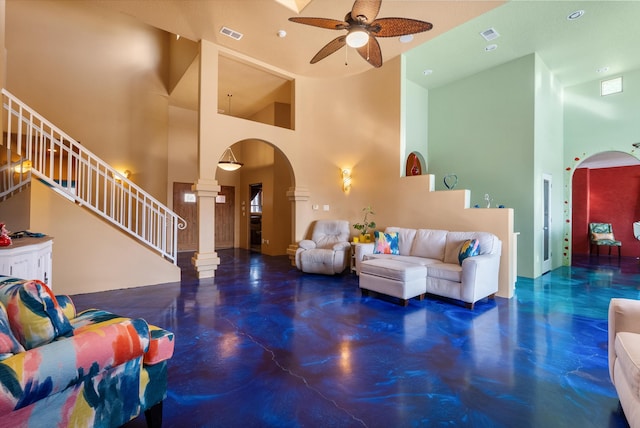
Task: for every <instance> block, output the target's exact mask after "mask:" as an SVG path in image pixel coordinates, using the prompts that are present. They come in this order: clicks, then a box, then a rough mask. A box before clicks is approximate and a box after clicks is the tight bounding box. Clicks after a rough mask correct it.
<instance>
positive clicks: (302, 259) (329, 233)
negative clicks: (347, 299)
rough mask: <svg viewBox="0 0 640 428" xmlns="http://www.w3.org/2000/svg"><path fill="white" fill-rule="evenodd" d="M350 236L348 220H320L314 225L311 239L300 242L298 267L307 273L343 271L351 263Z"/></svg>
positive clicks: (329, 273)
mask: <svg viewBox="0 0 640 428" xmlns="http://www.w3.org/2000/svg"><path fill="white" fill-rule="evenodd" d="M349 236H350V230H349V222H348V221H347V220H318V221H317V222H316V224H315V225H314V227H313V233H312V234H311V239H305V240H302V241H300V242H299V243H298V249H297V250H296V266H297V268H298V269H300V270H301V271H303V272H307V273H322V274H326V275H334V274H336V273H341V272H342V271H344V270H345V269H346V268H347V266H349V263H350V255H351V244H350V243H349Z"/></svg>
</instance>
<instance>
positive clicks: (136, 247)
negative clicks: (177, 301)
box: [29, 181, 180, 294]
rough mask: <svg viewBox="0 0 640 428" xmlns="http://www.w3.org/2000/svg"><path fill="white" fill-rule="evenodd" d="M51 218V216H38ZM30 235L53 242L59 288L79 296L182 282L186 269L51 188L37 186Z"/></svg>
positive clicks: (34, 186) (33, 191)
mask: <svg viewBox="0 0 640 428" xmlns="http://www.w3.org/2000/svg"><path fill="white" fill-rule="evenodd" d="M41 212H47V213H49V215H48V216H42V215H39V214H38V213H41ZM29 229H30V230H32V231H36V232H42V233H45V234H47V235H49V236H53V238H54V241H53V242H54V243H53V273H52V277H53V288H54V289H55V291H56V293H57V294H79V293H90V292H95V291H103V290H112V289H119V288H130V287H137V286H140V285H154V284H161V283H166V282H175V281H180V268H178V267H177V266H175V265H174V264H173V263H170V262H168V261H166V260H164V259H162V258H161V257H159V256H158V254H157V253H155V252H153V251H151V250H149V249H147V248H145V247H144V246H142V245H141V244H139V243H138V242H137V241H135V240H133V239H132V238H129V237H128V236H127V235H125V234H122V233H117V232H116V233H114V228H113V226H111V225H109V224H107V223H105V222H104V221H103V220H102V219H101V218H98V217H96V216H95V215H93V214H92V213H91V212H90V211H88V210H85V209H80V208H78V207H77V206H76V205H75V204H73V203H72V202H70V201H69V200H67V199H66V198H64V197H62V196H60V195H58V194H57V193H55V192H54V191H52V190H51V189H50V188H49V187H47V186H45V185H44V184H42V183H40V182H39V181H33V182H32V183H31V219H30V227H29Z"/></svg>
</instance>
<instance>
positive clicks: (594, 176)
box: [571, 165, 640, 257]
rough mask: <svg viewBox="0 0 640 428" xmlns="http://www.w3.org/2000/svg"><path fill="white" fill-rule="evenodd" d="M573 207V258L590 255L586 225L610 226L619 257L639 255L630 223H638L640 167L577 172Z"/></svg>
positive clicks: (573, 189)
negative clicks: (603, 224)
mask: <svg viewBox="0 0 640 428" xmlns="http://www.w3.org/2000/svg"><path fill="white" fill-rule="evenodd" d="M572 204H573V206H572V214H573V215H572V216H573V218H572V229H571V230H572V242H571V245H572V251H573V253H574V254H588V253H589V223H611V225H612V227H613V233H614V235H615V238H616V239H617V240H619V241H622V255H623V256H634V257H636V256H638V255H640V241H638V240H637V239H636V238H635V237H634V236H633V222H634V221H640V166H637V165H634V166H621V167H616V168H598V169H585V168H582V169H577V170H576V171H575V172H574V174H573V184H572ZM612 254H616V255H617V251H615V250H614V252H612Z"/></svg>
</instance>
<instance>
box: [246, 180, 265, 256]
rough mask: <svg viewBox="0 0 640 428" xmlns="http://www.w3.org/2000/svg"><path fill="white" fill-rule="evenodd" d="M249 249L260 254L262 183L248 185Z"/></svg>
mask: <svg viewBox="0 0 640 428" xmlns="http://www.w3.org/2000/svg"><path fill="white" fill-rule="evenodd" d="M249 195H250V198H249V232H250V234H249V241H250V242H249V248H250V249H251V251H257V252H262V183H256V184H250V185H249Z"/></svg>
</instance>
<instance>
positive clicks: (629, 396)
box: [609, 298, 640, 428]
mask: <svg viewBox="0 0 640 428" xmlns="http://www.w3.org/2000/svg"><path fill="white" fill-rule="evenodd" d="M609 376H610V377H611V381H612V382H613V385H614V386H615V388H616V392H617V393H618V398H619V399H620V405H621V406H622V410H623V411H624V414H625V416H626V417H627V421H628V422H629V426H630V427H631V428H638V427H640V300H632V299H621V298H615V299H611V302H610V303H609Z"/></svg>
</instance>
